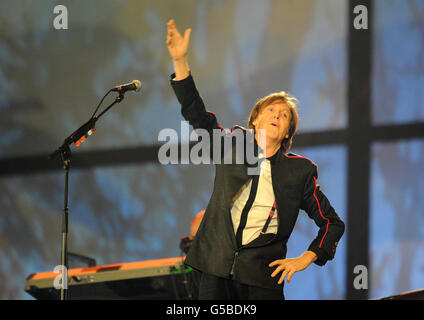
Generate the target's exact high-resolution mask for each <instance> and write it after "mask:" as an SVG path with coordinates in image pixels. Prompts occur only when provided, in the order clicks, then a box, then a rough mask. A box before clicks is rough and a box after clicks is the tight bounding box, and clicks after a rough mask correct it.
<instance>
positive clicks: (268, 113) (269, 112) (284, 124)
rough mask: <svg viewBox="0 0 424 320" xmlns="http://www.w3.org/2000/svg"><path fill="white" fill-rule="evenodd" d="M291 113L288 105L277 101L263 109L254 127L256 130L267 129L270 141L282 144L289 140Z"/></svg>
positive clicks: (254, 122)
mask: <svg viewBox="0 0 424 320" xmlns="http://www.w3.org/2000/svg"><path fill="white" fill-rule="evenodd" d="M290 118H291V113H290V109H289V107H288V106H287V104H285V103H283V102H281V101H275V102H273V103H272V104H269V105H267V106H266V107H264V108H262V110H261V111H260V113H259V114H258V116H257V117H256V119H255V120H254V121H253V125H254V126H255V128H256V130H259V129H265V130H266V137H267V140H268V141H273V142H276V143H281V142H282V141H283V139H284V138H288V131H289V127H290V120H291V119H290Z"/></svg>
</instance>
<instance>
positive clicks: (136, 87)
mask: <svg viewBox="0 0 424 320" xmlns="http://www.w3.org/2000/svg"><path fill="white" fill-rule="evenodd" d="M140 89H141V82H140V80H133V81H132V82H130V83H126V84H121V85H120V86H116V87H115V88H113V89H112V91H117V92H119V93H120V94H123V93H125V92H127V91H140Z"/></svg>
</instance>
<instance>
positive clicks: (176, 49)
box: [166, 20, 191, 61]
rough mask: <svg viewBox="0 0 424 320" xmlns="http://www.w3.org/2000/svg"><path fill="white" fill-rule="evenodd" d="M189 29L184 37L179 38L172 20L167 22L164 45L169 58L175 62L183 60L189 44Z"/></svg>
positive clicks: (179, 35)
mask: <svg viewBox="0 0 424 320" xmlns="http://www.w3.org/2000/svg"><path fill="white" fill-rule="evenodd" d="M190 34H191V28H189V29H186V30H185V32H184V37H183V36H181V34H180V32H179V31H178V29H177V26H176V24H175V21H174V20H169V22H168V33H167V36H166V45H167V47H168V51H169V54H170V55H171V58H172V59H173V60H174V61H176V60H180V59H182V58H185V56H186V55H187V52H188V47H189V44H190Z"/></svg>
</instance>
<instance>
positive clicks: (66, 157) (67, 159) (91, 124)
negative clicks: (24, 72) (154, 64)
mask: <svg viewBox="0 0 424 320" xmlns="http://www.w3.org/2000/svg"><path fill="white" fill-rule="evenodd" d="M110 92H112V90H109V92H108V93H106V95H105V96H104V97H103V99H104V98H105V97H106V96H107V95H108V94H109V93H110ZM103 99H102V101H103ZM123 99H124V94H123V93H122V92H119V95H118V96H117V97H116V98H115V101H114V102H112V103H111V104H110V105H109V106H108V107H107V108H106V109H105V110H103V111H102V112H101V113H100V114H99V115H98V116H94V115H93V116H92V117H91V118H90V120H88V121H87V122H86V123H84V124H83V125H82V126H81V127H79V128H78V129H77V130H75V131H74V132H73V133H72V134H71V135H70V136H69V137H67V138H66V139H65V141H64V142H63V144H62V145H60V146H59V147H57V149H56V150H55V151H54V152H53V153H51V154H50V155H49V159H53V158H55V157H56V156H57V155H59V154H60V155H61V157H62V162H63V168H64V169H65V188H64V204H63V215H62V251H61V268H62V285H61V288H60V300H67V298H68V291H67V289H68V181H69V166H70V163H71V148H70V147H69V146H70V144H72V143H75V142H77V141H78V140H79V139H80V138H81V137H82V136H86V135H87V133H88V131H90V130H92V129H93V128H94V129H95V123H96V121H97V120H98V119H99V118H100V117H101V116H102V115H103V114H105V113H106V111H108V110H109V109H110V108H112V106H113V105H115V104H116V103H119V102H121V101H122V100H123ZM102 101H101V102H102ZM101 102H100V103H101ZM99 106H100V104H99ZM99 106H98V107H99ZM98 107H97V108H98ZM96 111H97V109H96ZM96 111H95V112H96Z"/></svg>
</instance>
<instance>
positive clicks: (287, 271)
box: [268, 259, 296, 284]
mask: <svg viewBox="0 0 424 320" xmlns="http://www.w3.org/2000/svg"><path fill="white" fill-rule="evenodd" d="M276 265H278V267H277V268H275V270H274V272H273V273H272V274H271V277H273V278H274V277H275V276H276V275H277V274H279V273H280V272H281V271H283V270H284V271H283V273H282V274H281V277H280V279H279V280H278V284H282V283H283V281H284V279H285V278H286V277H287V282H288V283H290V280H291V278H292V277H293V275H294V274H295V272H296V270H295V269H293V268H292V267H290V266H288V265H287V261H286V260H285V259H282V260H275V261H273V262H271V263H270V264H269V265H268V266H269V267H273V266H276Z"/></svg>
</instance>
